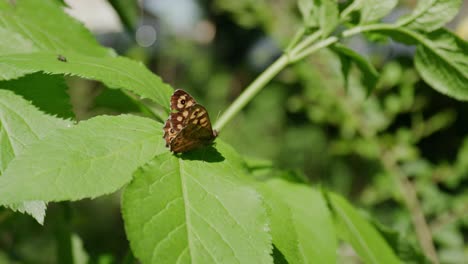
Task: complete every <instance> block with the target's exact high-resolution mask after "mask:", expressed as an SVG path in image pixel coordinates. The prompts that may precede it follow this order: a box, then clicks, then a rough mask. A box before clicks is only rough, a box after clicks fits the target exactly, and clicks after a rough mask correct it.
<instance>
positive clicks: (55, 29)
mask: <svg viewBox="0 0 468 264" xmlns="http://www.w3.org/2000/svg"><path fill="white" fill-rule="evenodd" d="M39 10H40V12H39ZM51 17H53V19H50V18H51ZM0 27H2V28H4V29H6V30H8V31H10V32H15V33H16V34H19V35H21V36H22V38H24V39H27V40H29V42H30V43H32V44H33V45H34V47H35V48H37V49H38V50H42V51H50V52H55V53H62V52H70V51H73V52H76V53H82V54H88V55H89V56H98V57H103V56H113V55H114V52H113V51H112V50H110V49H107V48H104V47H102V46H100V45H99V44H98V43H97V41H96V40H95V39H94V37H93V36H92V35H91V33H90V32H89V31H88V30H87V29H86V28H85V27H84V26H83V25H82V24H81V23H79V22H78V21H76V20H75V19H73V18H71V17H70V16H68V15H67V14H65V12H63V10H62V6H61V5H60V4H59V3H58V2H57V1H54V0H43V1H35V0H21V1H0ZM71 32H72V33H71ZM11 48H12V49H15V47H14V46H12V47H11ZM3 54H5V53H3Z"/></svg>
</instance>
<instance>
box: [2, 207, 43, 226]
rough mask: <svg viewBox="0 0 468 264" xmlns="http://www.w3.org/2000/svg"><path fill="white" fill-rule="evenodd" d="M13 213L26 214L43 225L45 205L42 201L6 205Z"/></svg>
mask: <svg viewBox="0 0 468 264" xmlns="http://www.w3.org/2000/svg"><path fill="white" fill-rule="evenodd" d="M7 207H8V208H10V209H11V210H13V211H17V212H20V213H26V214H29V215H30V216H32V217H33V218H34V219H35V220H36V221H37V222H38V223H39V224H41V225H43V224H44V218H45V215H46V209H47V205H46V203H45V202H43V201H28V202H22V203H14V204H9V205H7Z"/></svg>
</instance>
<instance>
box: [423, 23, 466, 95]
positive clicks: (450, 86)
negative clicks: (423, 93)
mask: <svg viewBox="0 0 468 264" xmlns="http://www.w3.org/2000/svg"><path fill="white" fill-rule="evenodd" d="M415 65H416V69H417V70H418V71H419V73H420V74H421V76H422V78H423V79H424V80H425V81H426V82H427V83H428V84H429V85H431V86H432V87H433V88H434V89H436V90H437V91H439V92H441V93H444V94H447V95H449V96H452V97H455V98H457V99H460V100H468V86H467V84H468V43H467V42H466V41H464V40H462V39H460V38H458V37H457V36H455V35H454V34H452V33H450V32H449V31H447V30H445V29H440V30H437V31H434V32H432V33H430V34H429V35H428V36H427V39H426V40H425V41H424V42H423V43H422V45H419V46H418V48H417V49H416V57H415Z"/></svg>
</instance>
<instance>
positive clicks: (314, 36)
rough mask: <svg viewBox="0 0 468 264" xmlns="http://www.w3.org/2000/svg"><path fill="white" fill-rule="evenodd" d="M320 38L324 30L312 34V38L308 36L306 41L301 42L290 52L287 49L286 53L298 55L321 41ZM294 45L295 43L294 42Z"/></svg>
mask: <svg viewBox="0 0 468 264" xmlns="http://www.w3.org/2000/svg"><path fill="white" fill-rule="evenodd" d="M320 36H322V30H317V31H315V32H314V33H312V34H311V35H310V36H307V37H306V38H305V39H303V40H302V41H301V42H299V43H298V44H297V45H296V46H295V47H294V48H292V49H290V52H289V50H288V49H287V50H286V53H289V54H291V55H294V54H297V53H298V52H301V51H302V50H304V49H305V48H307V47H308V46H310V45H312V43H314V42H315V41H317V39H319V38H320ZM296 42H297V41H296ZM292 43H294V41H293V42H292Z"/></svg>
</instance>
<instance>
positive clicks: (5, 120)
mask: <svg viewBox="0 0 468 264" xmlns="http://www.w3.org/2000/svg"><path fill="white" fill-rule="evenodd" d="M70 125H71V122H69V121H66V120H62V119H58V118H55V117H52V116H48V115H45V114H44V113H42V112H40V111H39V110H38V109H37V108H35V107H34V106H32V105H31V104H30V103H29V102H27V101H26V100H24V99H23V98H21V97H20V96H18V95H16V94H14V93H13V92H11V91H7V90H0V174H2V173H3V172H4V171H5V169H6V168H7V166H8V164H9V163H10V161H11V160H12V159H13V158H14V157H15V156H17V155H19V154H21V153H22V152H23V151H24V150H25V148H27V147H28V146H29V145H31V144H32V143H34V142H36V141H38V140H39V139H42V138H44V137H46V136H48V135H50V134H51V133H52V131H54V130H56V129H58V128H66V127H68V126H70Z"/></svg>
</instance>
